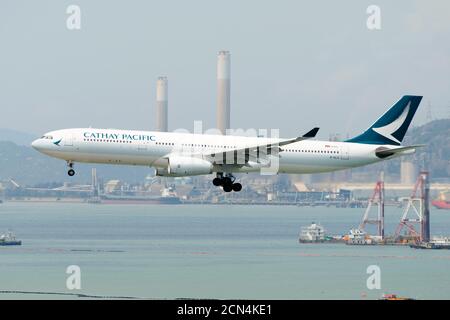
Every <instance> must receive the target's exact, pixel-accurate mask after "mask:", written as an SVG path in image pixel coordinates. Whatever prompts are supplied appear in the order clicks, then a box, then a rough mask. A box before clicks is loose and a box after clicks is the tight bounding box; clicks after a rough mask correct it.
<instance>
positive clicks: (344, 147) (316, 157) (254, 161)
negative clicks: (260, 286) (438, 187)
mask: <svg viewBox="0 0 450 320" xmlns="http://www.w3.org/2000/svg"><path fill="white" fill-rule="evenodd" d="M421 100H422V96H414V95H405V96H403V97H402V98H401V99H400V100H399V101H398V102H397V103H395V104H394V105H393V106H392V107H391V108H390V109H388V110H387V111H386V112H385V113H384V114H383V115H382V116H381V117H380V118H379V119H378V120H377V121H375V122H374V123H373V124H372V125H371V126H370V127H369V128H368V129H367V130H366V131H364V132H363V133H361V134H360V135H358V136H356V137H353V138H351V139H348V140H346V141H343V142H337V141H318V140H311V138H314V137H315V136H316V134H317V132H318V130H319V128H317V127H316V128H313V129H312V130H310V131H309V132H307V133H306V134H304V135H301V136H298V137H295V138H290V139H280V138H267V137H245V136H232V135H214V134H213V135H211V134H192V133H177V132H154V131H135V130H116V129H96V128H76V129H64V130H56V131H51V132H48V133H46V134H44V135H43V136H42V137H41V138H39V139H36V140H35V141H33V142H32V147H33V148H35V149H36V150H38V151H39V152H41V153H44V154H46V155H48V156H51V157H55V158H59V159H63V160H65V161H66V162H67V165H68V175H69V176H73V175H74V174H75V171H74V163H75V162H85V163H106V164H122V165H141V166H149V167H154V168H155V169H156V175H157V176H167V177H183V176H195V175H209V174H213V173H215V178H214V179H213V180H212V183H213V185H214V186H218V187H222V189H223V191H225V192H231V191H236V192H238V191H240V190H241V189H242V185H241V184H240V183H239V182H237V181H236V177H235V176H234V174H236V173H249V172H258V171H260V172H263V171H264V170H267V171H270V170H272V172H274V173H276V174H278V173H287V174H304V173H320V172H330V171H336V170H343V169H348V168H354V167H360V166H365V165H368V164H372V163H376V162H379V161H383V160H388V159H392V158H395V157H399V156H403V155H406V154H411V153H414V152H415V149H416V148H418V147H421V146H422V145H411V146H402V145H401V141H402V140H403V138H404V136H405V134H406V131H407V129H408V127H409V125H410V123H411V121H412V119H413V117H414V114H415V112H416V110H417V108H418V106H419V104H420V101H421Z"/></svg>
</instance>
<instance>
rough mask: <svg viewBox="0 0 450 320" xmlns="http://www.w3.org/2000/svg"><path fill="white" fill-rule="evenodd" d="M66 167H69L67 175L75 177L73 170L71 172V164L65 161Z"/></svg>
mask: <svg viewBox="0 0 450 320" xmlns="http://www.w3.org/2000/svg"><path fill="white" fill-rule="evenodd" d="M67 166H68V167H69V171H67V174H68V175H69V176H71V177H73V176H74V175H75V170H73V162H72V161H67Z"/></svg>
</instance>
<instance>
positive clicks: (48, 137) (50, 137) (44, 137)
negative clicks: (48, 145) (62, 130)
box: [41, 135, 53, 140]
mask: <svg viewBox="0 0 450 320" xmlns="http://www.w3.org/2000/svg"><path fill="white" fill-rule="evenodd" d="M41 139H50V140H51V139H53V136H47V135H45V136H42V137H41Z"/></svg>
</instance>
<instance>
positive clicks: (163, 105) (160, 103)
mask: <svg viewBox="0 0 450 320" xmlns="http://www.w3.org/2000/svg"><path fill="white" fill-rule="evenodd" d="M167 97H168V81H167V77H159V78H158V80H157V81H156V131H162V132H167V131H168V130H169V125H168V118H167V115H168V99H167Z"/></svg>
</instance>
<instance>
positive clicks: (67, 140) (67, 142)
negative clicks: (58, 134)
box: [64, 133, 74, 147]
mask: <svg viewBox="0 0 450 320" xmlns="http://www.w3.org/2000/svg"><path fill="white" fill-rule="evenodd" d="M73 136H74V134H73V133H68V134H67V135H66V136H64V145H65V146H67V147H73V139H74V137H73Z"/></svg>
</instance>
